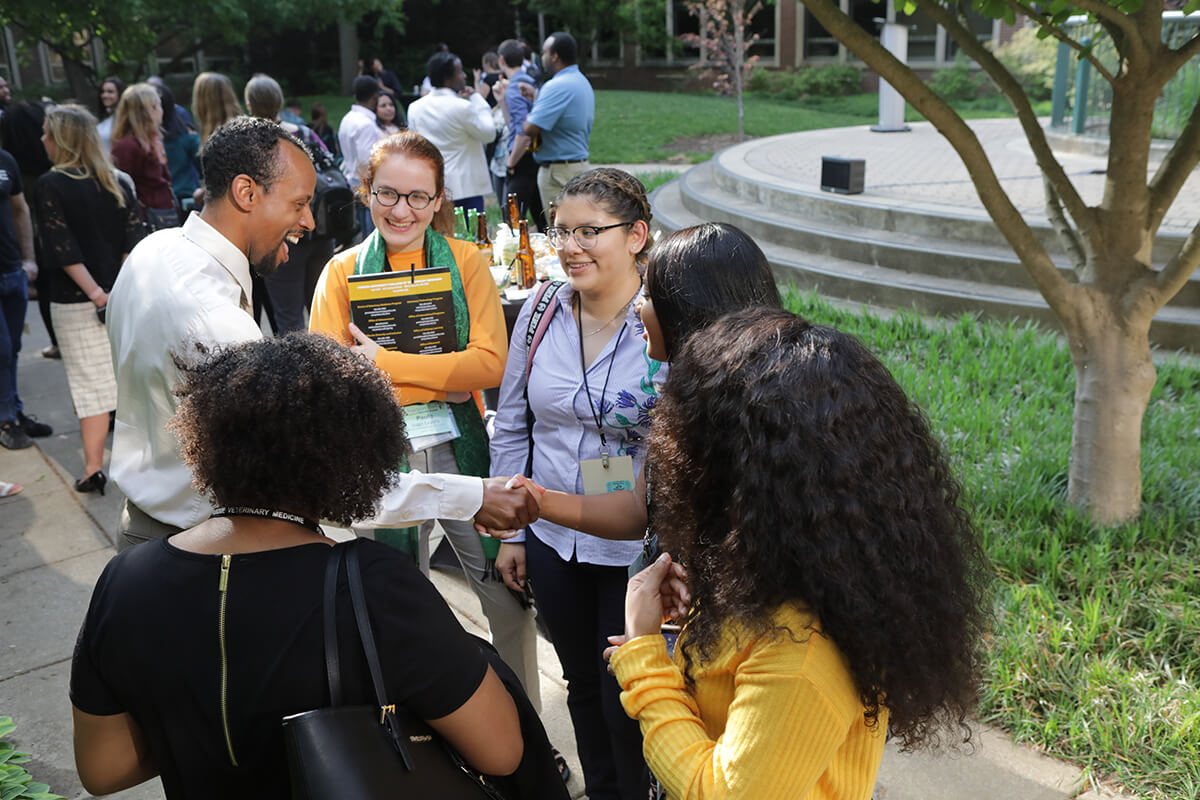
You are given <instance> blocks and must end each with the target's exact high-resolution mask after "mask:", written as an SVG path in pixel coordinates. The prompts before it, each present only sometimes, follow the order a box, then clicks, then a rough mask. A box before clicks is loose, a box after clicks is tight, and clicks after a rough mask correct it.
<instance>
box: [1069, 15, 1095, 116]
mask: <svg viewBox="0 0 1200 800" xmlns="http://www.w3.org/2000/svg"><path fill="white" fill-rule="evenodd" d="M1091 43H1092V37H1090V36H1085V37H1084V39H1083V41H1081V42H1080V44H1081V45H1083V46H1084V47H1087V46H1089V45H1090V44H1091ZM1091 82H1092V64H1091V62H1090V61H1088V60H1087V59H1086V58H1081V59H1079V66H1078V67H1076V68H1075V110H1074V112H1073V113H1072V115H1071V133H1074V134H1076V135H1082V134H1083V131H1084V128H1085V127H1086V126H1087V105H1088V87H1089V85H1090V84H1091Z"/></svg>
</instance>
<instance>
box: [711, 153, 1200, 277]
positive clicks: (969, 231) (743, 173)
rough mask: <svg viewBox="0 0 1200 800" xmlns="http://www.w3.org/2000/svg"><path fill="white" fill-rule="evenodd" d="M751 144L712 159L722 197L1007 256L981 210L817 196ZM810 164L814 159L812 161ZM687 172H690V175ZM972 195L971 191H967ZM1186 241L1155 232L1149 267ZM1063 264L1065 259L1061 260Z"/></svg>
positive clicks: (1046, 242)
mask: <svg viewBox="0 0 1200 800" xmlns="http://www.w3.org/2000/svg"><path fill="white" fill-rule="evenodd" d="M755 144H756V143H755V142H753V141H751V142H746V143H744V144H741V145H734V146H733V147H729V148H726V149H725V150H722V151H721V152H719V153H717V154H716V155H715V156H714V157H713V158H712V160H711V161H710V162H708V163H709V165H710V166H711V170H712V181H713V182H714V183H715V184H716V187H717V188H718V189H720V190H721V191H722V192H724V193H725V194H728V195H735V196H737V197H740V198H742V199H743V200H745V201H748V202H751V203H754V204H756V205H758V206H761V207H763V208H765V209H769V210H771V211H773V212H776V213H778V214H781V215H783V216H785V217H789V218H799V219H801V220H805V221H807V222H808V223H809V224H811V225H825V224H827V223H831V224H835V225H838V226H842V227H850V228H860V229H863V230H866V231H875V232H877V233H887V234H888V236H889V237H890V236H891V235H893V234H897V235H907V236H911V237H917V238H922V239H926V240H934V241H941V242H955V243H957V244H959V245H972V246H979V247H984V248H997V249H1001V250H1004V251H1007V252H1008V253H1009V255H1010V256H1011V253H1012V251H1011V249H1010V247H1009V244H1008V241H1007V240H1006V239H1005V238H1004V236H1003V234H1001V233H1000V229H999V228H997V227H996V224H995V223H994V222H993V221H992V219H991V217H990V216H988V214H987V212H986V211H985V210H984V209H983V208H982V206H978V207H972V206H969V205H964V206H962V207H948V206H947V205H945V204H930V203H925V202H921V201H920V200H917V199H914V200H911V201H904V202H897V201H896V200H894V199H889V198H887V197H879V198H868V197H864V196H859V195H839V194H833V193H830V192H824V191H821V190H820V186H819V185H816V184H814V185H812V186H797V185H794V184H789V183H785V182H782V181H780V179H779V178H778V177H777V176H774V175H772V174H770V173H769V172H765V171H763V170H762V169H759V168H758V167H756V166H754V165H753V164H752V163H751V161H750V160H749V159H748V158H747V156H748V154H751V152H752V149H753V147H754V146H755ZM813 158H814V159H816V158H818V156H817V155H816V154H814V155H813ZM701 166H703V165H701ZM695 171H696V168H693V169H692V170H691V172H695ZM972 194H973V190H972ZM1029 225H1030V228H1031V229H1032V230H1033V232H1034V234H1035V235H1036V236H1037V238H1038V240H1039V241H1040V242H1041V243H1042V245H1043V246H1044V247H1045V248H1046V250H1047V251H1048V252H1049V253H1051V254H1052V255H1058V256H1062V254H1063V249H1062V244H1061V242H1060V241H1059V238H1058V234H1056V233H1055V232H1054V229H1053V228H1052V227H1051V226H1050V224H1049V223H1048V222H1046V220H1045V219H1032V220H1030V221H1029ZM1185 238H1186V234H1184V233H1181V232H1178V231H1167V232H1160V234H1159V236H1158V238H1157V239H1156V241H1155V245H1154V251H1153V254H1152V261H1153V263H1155V264H1158V265H1161V264H1165V263H1166V262H1167V261H1168V260H1169V259H1170V258H1171V256H1172V255H1174V253H1175V251H1176V250H1178V249H1179V246H1180V245H1181V244H1182V243H1183V241H1184V239H1185ZM1063 263H1064V264H1065V258H1064V259H1063Z"/></svg>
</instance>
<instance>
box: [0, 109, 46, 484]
mask: <svg viewBox="0 0 1200 800" xmlns="http://www.w3.org/2000/svg"><path fill="white" fill-rule="evenodd" d="M5 117H6V118H7V117H8V114H7V113H6V114H5ZM0 121H2V120H0ZM37 271H38V266H37V262H36V261H35V259H34V248H33V223H32V215H31V214H30V213H29V205H28V203H27V202H26V201H25V191H24V183H23V181H22V176H21V169H20V167H19V166H18V165H17V161H16V159H15V158H13V157H12V156H11V155H10V154H9V153H8V152H7V151H5V150H0V447H4V448H5V449H7V450H23V449H24V448H26V447H31V446H33V439H32V438H30V437H31V435H39V436H49V435H50V434H51V433H52V432H53V431H51V430H50V426H48V425H46V424H44V423H40V422H37V421H36V420H34V419H32V418H31V417H26V416H25V411H24V406H23V405H22V404H21V396H20V395H19V394H18V393H17V354H18V353H19V352H21V333H22V332H23V331H24V329H25V307H26V305H27V303H28V299H27V298H28V295H27V294H26V291H27V289H26V287H27V285H28V283H29V277H30V273H34V274H36V273H37ZM38 426H40V427H38ZM42 429H44V430H42ZM16 491H20V487H19V486H18V488H17V490H16ZM10 494H15V492H11V491H10Z"/></svg>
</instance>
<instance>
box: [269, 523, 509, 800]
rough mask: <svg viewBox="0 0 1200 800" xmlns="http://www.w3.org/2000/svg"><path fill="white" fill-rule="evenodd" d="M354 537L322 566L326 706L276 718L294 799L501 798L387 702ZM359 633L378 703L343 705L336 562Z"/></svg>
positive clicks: (443, 745)
mask: <svg viewBox="0 0 1200 800" xmlns="http://www.w3.org/2000/svg"><path fill="white" fill-rule="evenodd" d="M355 544H356V542H348V543H346V544H340V545H336V546H334V547H332V548H330V550H331V552H330V554H329V561H328V563H327V565H326V568H325V589H324V603H323V609H322V614H323V624H324V631H325V671H326V675H327V677H328V679H329V697H330V700H331V706H330V707H329V708H321V709H317V710H315V711H306V712H304V713H301V714H293V715H291V716H287V717H284V718H283V736H284V742H285V745H286V747H287V760H288V772H289V774H290V778H291V786H292V797H293V798H294V800H327V798H331V797H353V798H356V800H360V799H361V800H374V799H375V798H427V797H428V798H433V797H436V798H440V799H441V800H505V798H504V796H503V795H502V794H501V793H500V792H499V790H497V789H496V788H495V787H494V786H492V785H491V784H489V783H488V781H487V779H486V778H485V777H484V776H483V775H481V774H480V773H478V772H476V771H474V770H472V769H471V767H470V766H469V765H468V764H467V763H466V762H465V761H464V760H463V758H462V756H460V755H459V754H458V753H457V752H455V750H454V749H453V748H452V747H450V745H449V744H448V743H447V742H446V741H445V740H444V739H443V738H442V737H441V736H440V735H439V734H438V733H437V732H436V731H434V730H433V728H431V727H429V725H428V724H426V723H425V721H424V720H422V719H420V718H418V717H416V716H414V715H413V714H411V713H409V712H408V711H407V710H405V709H404V708H403V707H399V708H397V707H396V706H395V705H393V704H390V703H388V701H387V698H386V692H385V690H384V684H383V671H382V669H381V668H380V666H379V654H378V651H377V650H376V649H375V636H374V634H373V632H372V631H371V621H370V619H369V617H368V616H367V602H366V595H365V593H364V592H363V584H362V572H361V570H360V568H359V563H358V549H357V548H356V547H355V546H354V545H355ZM343 560H345V561H346V571H347V576H348V578H349V582H350V598H351V601H352V604H353V608H354V620H355V623H356V625H357V626H358V633H359V638H360V639H361V641H362V645H363V650H364V652H365V654H366V657H367V665H368V667H369V668H370V671H371V681H372V683H374V685H375V698H376V700H377V702H378V705H374V706H347V705H343V704H342V701H343V694H342V681H341V667H340V664H339V663H338V647H337V613H336V602H337V580H338V574H339V573H340V572H341V565H342V561H343Z"/></svg>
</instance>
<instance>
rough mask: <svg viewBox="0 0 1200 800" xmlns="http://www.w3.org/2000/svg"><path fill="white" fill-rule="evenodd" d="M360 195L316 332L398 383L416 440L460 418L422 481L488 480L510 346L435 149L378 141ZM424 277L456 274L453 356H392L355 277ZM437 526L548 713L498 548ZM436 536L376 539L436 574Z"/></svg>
mask: <svg viewBox="0 0 1200 800" xmlns="http://www.w3.org/2000/svg"><path fill="white" fill-rule="evenodd" d="M358 191H359V192H360V200H361V201H362V203H363V204H364V205H366V206H367V207H368V208H369V209H370V212H371V219H372V221H373V222H374V223H375V231H374V232H373V233H371V234H370V235H369V236H368V237H367V238H366V239H365V240H363V242H362V244H360V245H358V246H357V247H354V248H351V249H349V250H345V251H343V252H341V253H338V254H337V255H335V256H334V257H333V258H332V259H331V260H330V261H329V263H328V264H326V265H325V270H324V272H323V273H322V274H321V277H320V278H319V279H318V281H317V291H316V294H315V295H314V297H313V302H312V309H311V317H310V319H309V330H311V331H315V332H319V333H325V334H327V335H329V336H333V337H334V338H337V339H339V340H340V341H342V342H343V343H344V344H347V345H351V346H353V347H354V349H355V350H356V351H358V352H359V353H360V354H361V355H363V356H364V357H366V358H368V359H370V360H371V361H372V362H374V364H375V365H376V366H377V367H379V368H380V369H381V370H383V371H384V372H385V373H387V374H388V375H389V376H390V377H391V379H392V384H393V386H394V388H395V392H396V398H397V400H398V401H399V402H400V403H401V404H402V405H403V406H404V407H405V412H406V418H407V419H408V420H409V422H408V425H409V429H410V435H414V438H415V431H414V429H413V424H414V423H413V422H412V420H413V419H414V418H416V417H417V415H423V416H425V417H427V418H432V419H435V420H445V419H446V418H447V416H452V418H453V422H454V425H455V426H456V427H457V430H458V433H459V435H458V437H457V438H455V439H453V440H452V441H447V442H442V443H440V444H434V445H433V446H431V447H428V448H426V449H423V450H420V451H419V452H416V453H413V454H412V455H411V456H409V458H408V465H409V466H411V467H413V468H415V469H419V470H421V471H422V472H426V473H438V472H440V473H452V474H461V475H474V476H477V477H481V478H486V477H487V476H488V475H489V474H490V473H489V459H488V441H487V433H486V431H485V430H484V426H483V418H482V408H483V406H482V391H483V390H484V389H487V388H491V387H493V386H498V385H499V384H500V378H501V376H502V375H503V373H504V360H505V358H506V357H507V355H508V340H507V336H506V329H505V326H504V311H503V309H502V308H501V306H500V295H499V294H498V293H497V291H496V284H495V281H494V280H493V279H492V275H491V272H490V271H489V270H488V267H487V264H486V262H485V261H484V258H483V256H481V255H480V254H479V250H478V249H477V248H476V247H475V245H474V244H473V243H471V242H465V241H461V240H459V239H453V238H451V233H452V231H453V230H454V211H453V206H452V204H451V202H450V200H449V199H448V198H446V197H445V196H444V195H445V167H444V162H443V160H442V154H441V153H440V152H439V151H438V149H437V147H435V146H434V145H433V144H432V143H431V142H430V141H429V140H428V139H426V138H425V137H423V136H420V135H419V134H416V133H412V132H402V133H398V134H395V135H393V136H389V137H387V138H386V139H381V140H380V141H379V142H377V143H376V145H375V147H374V148H373V149H372V151H371V155H370V158H369V159H368V161H367V164H366V168H365V175H363V180H362V181H361V182H360V184H359V190H358ZM427 266H428V267H435V266H437V267H449V269H450V276H451V285H452V292H451V294H452V299H453V303H454V312H455V313H454V317H455V325H454V331H453V333H454V339H455V341H456V347H455V348H454V349H453V350H452V351H451V352H443V353H439V354H414V353H405V352H400V351H398V350H385V349H383V348H381V347H379V346H378V345H377V344H376V343H375V342H373V341H372V340H371V339H369V338H367V336H366V335H364V334H363V332H362V331H360V330H359V329H358V327H357V326H355V325H354V324H352V323H351V321H350V293H349V277H350V276H351V275H361V274H371V273H379V272H388V271H403V272H407V271H409V270H410V269H423V268H425V267H427ZM415 446H417V447H419V446H420V444H419V443H417V444H416V445H415ZM439 522H440V523H441V527H442V529H443V530H444V531H445V532H446V537H447V538H448V539H449V540H450V544H451V545H452V546H453V547H454V552H455V553H456V554H457V555H458V559H459V561H460V562H461V563H462V565H463V568H464V570H465V572H466V573H467V576H468V578H469V579H470V581H471V587H472V588H473V589H474V590H475V594H476V596H478V597H479V601H480V603H481V605H482V606H483V612H484V614H485V615H486V616H487V618H488V624H489V627H490V628H491V632H492V640H493V643H494V644H495V646H496V649H497V650H498V651H499V653H500V657H501V658H503V659H504V661H505V662H506V663H507V664H508V665H509V666H510V667H512V669H513V671H514V672H515V673H516V674H517V677H518V678H519V679H520V680H521V683H522V685H523V686H524V687H525V690H526V692H527V693H528V694H529V698H530V700H531V701H532V702H533V703H534V706H535V707H537V708H538V709H539V711H540V695H539V690H538V672H537V650H536V644H537V633H536V630H535V628H534V625H533V617H532V615H531V612H530V611H529V610H528V609H527V608H524V607H522V603H520V602H519V601H518V600H517V599H516V598H515V597H514V596H513V594H512V593H510V592H509V590H508V588H507V587H506V586H505V585H504V582H503V581H502V580H501V578H500V576H499V574H498V573H496V571H495V558H496V551H497V549H498V542H496V541H495V540H493V539H491V538H490V537H489V538H488V539H487V540H486V541H485V540H483V539H481V538H480V536H479V534H478V533H477V532H476V531H475V528H474V527H473V526H472V525H471V523H469V522H462V521H458V520H439ZM432 528H433V523H432V521H430V522H427V523H425V524H424V525H422V526H421V528H420V530H419V531H417V530H416V529H407V530H405V531H376V534H375V535H376V538H377V539H379V540H381V541H386V542H389V543H391V544H394V545H396V546H398V547H401V549H406V550H408V551H409V552H410V553H411V554H412V555H413V557H414V559H416V560H417V561H418V562H419V564H420V566H421V569H422V571H424V572H428V571H429V546H428V543H429V534H430V532H431V531H432ZM485 547H486V549H485Z"/></svg>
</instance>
